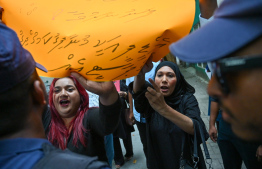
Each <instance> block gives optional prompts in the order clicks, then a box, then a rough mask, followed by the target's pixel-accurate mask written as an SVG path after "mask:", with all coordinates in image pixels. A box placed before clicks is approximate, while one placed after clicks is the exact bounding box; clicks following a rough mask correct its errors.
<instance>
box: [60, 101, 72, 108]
mask: <svg viewBox="0 0 262 169" xmlns="http://www.w3.org/2000/svg"><path fill="white" fill-rule="evenodd" d="M69 103H70V101H69V100H60V102H59V104H60V105H61V106H62V107H66V106H68V105H69Z"/></svg>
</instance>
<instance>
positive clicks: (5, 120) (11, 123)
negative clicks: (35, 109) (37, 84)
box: [0, 71, 39, 137]
mask: <svg viewBox="0 0 262 169" xmlns="http://www.w3.org/2000/svg"><path fill="white" fill-rule="evenodd" d="M37 79H39V76H38V74H37V72H36V71H34V72H33V74H32V75H31V76H30V77H29V78H27V79H26V80H24V81H23V82H21V83H19V84H17V85H16V86H14V87H12V88H10V89H8V90H7V91H4V92H2V93H0V137H3V136H7V135H10V134H13V133H15V132H17V131H19V130H22V129H24V127H25V126H26V122H27V118H28V114H29V109H30V99H31V95H32V92H34V91H33V83H34V81H35V80H37Z"/></svg>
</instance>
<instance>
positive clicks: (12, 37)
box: [0, 23, 47, 93]
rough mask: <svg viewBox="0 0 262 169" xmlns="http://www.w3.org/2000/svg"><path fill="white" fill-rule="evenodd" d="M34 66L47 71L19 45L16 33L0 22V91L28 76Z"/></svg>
mask: <svg viewBox="0 0 262 169" xmlns="http://www.w3.org/2000/svg"><path fill="white" fill-rule="evenodd" d="M36 67H37V68H39V69H40V70H42V71H45V72H47V70H46V68H45V67H44V66H42V65H40V64H39V63H36V62H35V60H34V58H33V57H32V55H31V54H30V53H29V52H28V51H27V50H26V49H24V48H23V47H22V46H21V43H20V41H19V39H18V37H17V35H16V33H15V32H14V31H13V30H12V29H10V28H8V27H7V26H6V25H4V24H2V23H0V81H1V82H0V93H1V92H4V91H6V90H8V89H10V88H12V87H14V86H15V85H17V84H19V83H21V82H22V81H24V80H26V79H27V78H29V76H30V75H32V73H33V72H34V70H35V68H36Z"/></svg>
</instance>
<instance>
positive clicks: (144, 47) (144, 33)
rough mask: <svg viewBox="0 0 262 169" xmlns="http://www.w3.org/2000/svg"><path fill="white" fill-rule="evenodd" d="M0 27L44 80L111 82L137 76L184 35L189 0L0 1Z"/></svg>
mask: <svg viewBox="0 0 262 169" xmlns="http://www.w3.org/2000/svg"><path fill="white" fill-rule="evenodd" d="M0 6H1V7H3V8H4V12H3V22H4V23H5V24H6V25H7V26H9V27H11V28H12V29H14V30H15V31H16V32H17V35H18V37H19V39H20V41H21V44H22V46H23V47H24V48H26V49H27V50H29V51H30V52H31V54H32V55H33V57H34V59H35V60H36V61H37V62H39V63H40V64H42V65H44V66H45V67H46V68H47V69H48V71H49V72H48V73H44V72H41V71H38V73H39V75H40V76H44V77H65V76H68V75H69V73H70V72H71V71H76V72H78V73H80V74H82V75H83V76H85V77H86V78H87V79H90V80H95V81H113V80H119V79H125V78H128V77H131V76H134V75H136V74H137V73H138V72H139V71H140V69H141V68H142V67H143V65H144V63H145V62H146V60H147V59H148V57H149V56H150V55H151V54H152V55H153V61H158V60H159V59H161V58H162V57H164V56H165V55H166V54H168V52H169V49H168V46H169V45H170V44H171V43H172V42H175V41H177V40H178V39H180V38H182V37H183V36H185V35H187V34H188V33H189V31H190V29H191V27H192V23H193V19H194V14H195V1H194V0H161V1H159V0H124V1H123V0H74V1H62V0H23V1H21V0H0Z"/></svg>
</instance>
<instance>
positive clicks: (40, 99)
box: [32, 80, 47, 105]
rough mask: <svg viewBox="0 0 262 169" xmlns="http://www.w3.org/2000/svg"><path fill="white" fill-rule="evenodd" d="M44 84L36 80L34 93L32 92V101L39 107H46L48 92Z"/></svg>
mask: <svg viewBox="0 0 262 169" xmlns="http://www.w3.org/2000/svg"><path fill="white" fill-rule="evenodd" d="M42 83H43V82H42V81H40V80H35V81H34V82H33V89H32V90H33V92H32V97H33V98H32V99H33V102H34V103H36V104H39V105H46V104H47V103H46V102H47V101H46V91H45V88H44V87H43V86H44V85H43V84H42Z"/></svg>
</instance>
